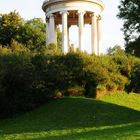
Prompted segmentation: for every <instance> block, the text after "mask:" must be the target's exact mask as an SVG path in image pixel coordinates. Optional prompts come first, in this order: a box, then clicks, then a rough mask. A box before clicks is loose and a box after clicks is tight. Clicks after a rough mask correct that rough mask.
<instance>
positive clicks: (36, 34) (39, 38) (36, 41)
mask: <svg viewBox="0 0 140 140" xmlns="http://www.w3.org/2000/svg"><path fill="white" fill-rule="evenodd" d="M45 38H46V28H45V23H44V22H43V21H42V20H41V19H40V18H35V19H31V20H28V21H27V22H25V24H24V26H22V28H20V30H19V33H18V34H17V36H16V40H17V41H18V42H20V43H22V44H24V45H25V46H26V47H29V48H30V49H31V50H34V49H37V48H42V47H43V46H45V40H46V39H45Z"/></svg>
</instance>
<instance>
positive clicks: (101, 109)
mask: <svg viewBox="0 0 140 140" xmlns="http://www.w3.org/2000/svg"><path fill="white" fill-rule="evenodd" d="M93 139H97V140H98V139H99V140H101V139H107V140H116V139H122V140H129V139H130V140H135V139H140V96H139V95H127V94H118V95H116V94H113V95H110V96H106V97H104V98H102V99H101V100H94V99H87V98H83V97H78V98H75V97H71V98H63V99H59V100H54V101H52V102H49V103H48V104H46V105H45V106H43V107H41V108H38V109H36V110H34V111H33V112H30V113H27V114H25V115H22V116H20V117H17V118H13V119H7V120H0V140H93Z"/></svg>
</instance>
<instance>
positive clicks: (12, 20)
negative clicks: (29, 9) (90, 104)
mask: <svg viewBox="0 0 140 140" xmlns="http://www.w3.org/2000/svg"><path fill="white" fill-rule="evenodd" d="M0 16H1V21H0V44H2V45H10V43H11V40H12V39H15V37H16V35H17V34H18V32H19V30H20V28H22V26H23V19H22V18H21V17H20V15H19V14H18V13H17V12H16V11H14V12H10V13H9V14H0Z"/></svg>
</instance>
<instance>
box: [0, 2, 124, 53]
mask: <svg viewBox="0 0 140 140" xmlns="http://www.w3.org/2000/svg"><path fill="white" fill-rule="evenodd" d="M43 1H44V0H0V13H9V12H11V11H14V10H16V11H17V12H19V14H20V15H21V17H23V18H24V19H26V20H29V19H33V18H37V17H40V18H42V19H45V14H44V12H43V10H42V8H41V7H42V4H43ZM102 2H103V3H104V4H105V10H104V12H103V20H102V25H103V27H102V30H103V47H102V48H101V49H100V50H101V53H105V52H106V50H107V49H108V48H109V47H114V46H115V45H120V46H121V47H123V46H124V39H123V38H124V36H123V32H122V31H121V28H122V27H123V21H121V20H120V19H118V18H117V17H116V15H117V13H118V12H119V10H118V8H117V7H118V5H119V3H120V0H112V1H110V0H102ZM89 29H90V28H89V26H86V27H85V46H89V47H90V44H89V38H90V34H89ZM74 30H75V34H73V31H74ZM77 38H78V29H77V28H76V27H72V28H71V29H70V40H71V43H74V44H77V42H78V41H77ZM87 51H89V48H87Z"/></svg>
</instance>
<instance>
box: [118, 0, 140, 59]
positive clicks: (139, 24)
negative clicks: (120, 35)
mask: <svg viewBox="0 0 140 140" xmlns="http://www.w3.org/2000/svg"><path fill="white" fill-rule="evenodd" d="M119 10H120V12H119V14H118V17H119V18H121V19H123V20H124V24H123V31H124V35H125V41H126V52H127V53H130V54H133V55H135V56H138V57H140V53H139V52H140V43H139V42H140V0H121V4H120V6H119Z"/></svg>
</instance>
